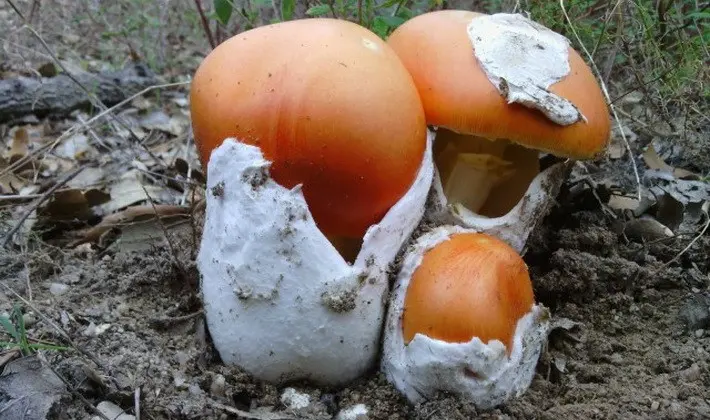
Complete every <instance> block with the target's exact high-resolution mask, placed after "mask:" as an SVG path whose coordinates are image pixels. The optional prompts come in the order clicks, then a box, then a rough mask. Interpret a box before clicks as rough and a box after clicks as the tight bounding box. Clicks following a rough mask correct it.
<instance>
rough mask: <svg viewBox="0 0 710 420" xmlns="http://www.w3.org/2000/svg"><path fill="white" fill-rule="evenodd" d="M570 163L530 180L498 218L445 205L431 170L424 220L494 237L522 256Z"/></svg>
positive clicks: (560, 165) (555, 165) (437, 179)
mask: <svg viewBox="0 0 710 420" xmlns="http://www.w3.org/2000/svg"><path fill="white" fill-rule="evenodd" d="M573 163H574V162H573V161H563V162H558V163H555V164H553V165H552V166H550V167H548V168H545V169H544V170H543V171H542V172H540V173H539V174H537V176H536V177H535V178H534V179H533V180H532V182H531V183H530V185H529V186H528V189H527V191H526V192H525V195H524V196H523V198H521V199H520V200H519V201H518V203H517V204H516V205H515V207H513V208H512V209H511V210H510V211H509V212H508V213H506V214H504V215H503V216H500V217H486V216H482V215H480V214H477V213H475V212H473V211H471V210H469V209H467V208H466V207H464V206H463V205H461V204H458V203H453V204H451V203H449V202H448V200H447V198H446V195H445V194H444V188H443V186H442V183H441V177H440V176H439V172H438V171H437V170H435V171H434V179H433V181H432V191H431V193H430V194H431V196H430V198H429V203H428V205H427V209H426V214H425V218H426V219H427V220H429V221H431V222H432V223H434V224H436V225H446V224H453V225H458V226H462V227H465V228H469V229H474V230H476V231H478V232H481V233H486V234H489V235H492V236H495V237H497V238H499V239H501V240H503V241H504V242H506V243H507V244H508V245H510V246H511V247H513V248H514V249H515V250H516V251H518V252H519V253H523V251H524V249H525V244H526V243H527V240H528V237H529V236H530V233H531V232H532V231H533V229H535V227H536V226H538V224H539V223H541V222H542V219H543V218H544V217H545V216H546V215H547V213H548V211H549V209H550V208H551V206H552V205H553V204H554V203H555V197H556V196H557V194H558V193H559V191H560V187H561V186H562V184H563V183H564V180H565V178H566V177H567V174H568V172H569V169H570V168H571V165H572V164H573Z"/></svg>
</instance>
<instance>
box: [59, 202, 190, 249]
mask: <svg viewBox="0 0 710 420" xmlns="http://www.w3.org/2000/svg"><path fill="white" fill-rule="evenodd" d="M189 212H190V209H189V208H188V207H181V206H169V205H156V206H155V207H154V206H151V205H143V206H134V207H129V208H127V209H125V210H123V211H122V212H119V213H114V214H112V215H109V216H106V217H104V219H103V220H102V221H101V223H99V224H98V225H96V226H94V227H92V228H91V229H89V230H87V231H86V232H85V234H84V236H83V237H82V238H80V239H77V240H76V241H73V242H72V243H70V244H69V245H68V246H69V247H71V248H73V247H75V246H77V245H81V244H84V243H87V242H96V241H98V240H99V239H100V238H101V236H102V235H103V234H104V233H106V232H108V231H109V230H111V229H113V228H114V227H117V226H120V225H122V224H125V223H131V222H136V221H139V220H145V219H150V218H154V217H155V216H156V214H157V215H158V216H159V217H161V218H162V217H167V216H176V215H186V214H188V213H189Z"/></svg>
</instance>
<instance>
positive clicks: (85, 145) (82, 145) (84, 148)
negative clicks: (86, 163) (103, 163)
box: [56, 134, 92, 160]
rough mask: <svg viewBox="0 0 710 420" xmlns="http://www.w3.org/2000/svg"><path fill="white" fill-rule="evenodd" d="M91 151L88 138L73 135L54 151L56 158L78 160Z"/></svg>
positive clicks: (81, 135)
mask: <svg viewBox="0 0 710 420" xmlns="http://www.w3.org/2000/svg"><path fill="white" fill-rule="evenodd" d="M90 150H92V147H91V145H90V144H89V138H88V137H87V136H86V135H84V134H75V135H73V136H71V137H69V138H68V139H66V140H64V141H63V142H62V144H61V146H60V147H58V148H57V149H56V154H57V156H60V157H63V158H67V159H74V160H79V159H82V158H83V157H84V156H86V154H87V153H88V152H89V151H90Z"/></svg>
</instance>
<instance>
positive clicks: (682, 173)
mask: <svg viewBox="0 0 710 420" xmlns="http://www.w3.org/2000/svg"><path fill="white" fill-rule="evenodd" d="M643 160H644V162H646V166H648V167H649V168H651V169H656V170H659V171H662V172H667V173H669V174H672V175H673V176H674V177H675V178H677V179H685V180H699V179H700V178H701V177H700V175H698V174H696V173H694V172H691V171H688V170H686V169H682V168H674V167H673V166H671V165H669V164H667V163H666V162H665V161H664V160H663V159H662V158H661V157H660V156H659V155H658V152H656V148H655V147H653V145H649V146H648V148H646V151H645V152H644V153H643Z"/></svg>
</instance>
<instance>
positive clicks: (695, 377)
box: [680, 363, 702, 382]
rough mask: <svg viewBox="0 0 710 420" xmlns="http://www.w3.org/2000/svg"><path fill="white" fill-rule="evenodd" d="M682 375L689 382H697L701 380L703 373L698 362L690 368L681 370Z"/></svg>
mask: <svg viewBox="0 0 710 420" xmlns="http://www.w3.org/2000/svg"><path fill="white" fill-rule="evenodd" d="M680 375H681V376H682V377H683V378H684V379H685V380H686V381H687V382H696V381H699V380H700V379H701V377H702V374H701V372H700V366H698V364H697V363H693V364H692V365H691V366H690V367H689V368H688V369H685V370H682V371H681V372H680Z"/></svg>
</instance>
